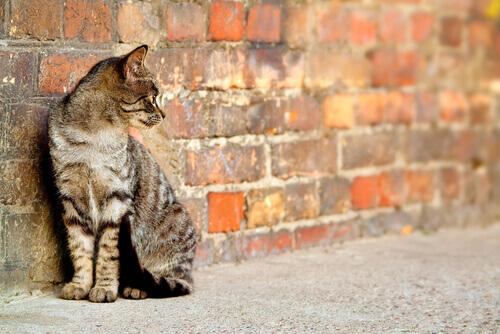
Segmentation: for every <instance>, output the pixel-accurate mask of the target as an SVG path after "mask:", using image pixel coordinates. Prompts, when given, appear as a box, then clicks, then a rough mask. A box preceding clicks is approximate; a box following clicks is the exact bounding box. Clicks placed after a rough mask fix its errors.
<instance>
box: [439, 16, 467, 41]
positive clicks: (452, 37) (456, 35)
mask: <svg viewBox="0 0 500 334" xmlns="http://www.w3.org/2000/svg"><path fill="white" fill-rule="evenodd" d="M462 30H463V21H462V20H461V19H459V18H456V17H447V18H444V19H442V20H441V35H440V41H441V43H442V44H444V45H446V46H451V47H458V46H460V45H461V44H462Z"/></svg>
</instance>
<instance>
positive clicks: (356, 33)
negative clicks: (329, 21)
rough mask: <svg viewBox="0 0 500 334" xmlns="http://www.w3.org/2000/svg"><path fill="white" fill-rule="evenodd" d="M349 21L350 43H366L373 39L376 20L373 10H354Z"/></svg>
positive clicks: (375, 32)
mask: <svg viewBox="0 0 500 334" xmlns="http://www.w3.org/2000/svg"><path fill="white" fill-rule="evenodd" d="M350 21H351V22H350V23H351V27H350V41H351V42H352V43H355V44H367V43H371V42H374V41H375V39H376V37H377V21H376V16H375V15H374V13H373V12H369V11H355V12H354V13H352V15H351V19H350ZM341 29H345V28H341Z"/></svg>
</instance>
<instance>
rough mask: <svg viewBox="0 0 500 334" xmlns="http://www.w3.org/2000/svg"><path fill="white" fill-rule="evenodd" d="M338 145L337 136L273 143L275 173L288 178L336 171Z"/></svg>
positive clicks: (273, 169)
mask: <svg viewBox="0 0 500 334" xmlns="http://www.w3.org/2000/svg"><path fill="white" fill-rule="evenodd" d="M336 145H337V141H336V140H335V138H330V139H320V140H305V141H299V142H292V143H283V144H276V145H272V146H271V163H272V172H273V175H275V176H277V177H280V178H285V179H287V178H290V177H292V176H313V175H318V174H325V173H332V172H335V170H336V165H337V162H336V161H337V153H336Z"/></svg>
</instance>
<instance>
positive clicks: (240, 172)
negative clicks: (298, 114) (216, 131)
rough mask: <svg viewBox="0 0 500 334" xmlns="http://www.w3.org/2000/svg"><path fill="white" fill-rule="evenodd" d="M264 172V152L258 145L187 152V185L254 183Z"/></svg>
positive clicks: (189, 150)
mask: <svg viewBox="0 0 500 334" xmlns="http://www.w3.org/2000/svg"><path fill="white" fill-rule="evenodd" d="M265 172H266V169H265V158H264V151H263V148H262V147H260V146H249V147H242V146H237V145H227V146H223V147H220V146H216V147H211V148H201V149H197V150H193V149H188V150H187V157H186V171H185V179H186V184H188V185H191V186H194V185H200V186H202V185H206V184H211V183H240V182H243V181H248V182H251V181H257V180H258V179H260V178H262V177H263V176H264V174H265Z"/></svg>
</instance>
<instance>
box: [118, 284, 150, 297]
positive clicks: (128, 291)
mask: <svg viewBox="0 0 500 334" xmlns="http://www.w3.org/2000/svg"><path fill="white" fill-rule="evenodd" d="M147 296H148V294H147V293H146V291H142V290H139V289H133V288H131V287H126V288H125V289H123V297H125V298H130V299H144V298H147Z"/></svg>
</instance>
